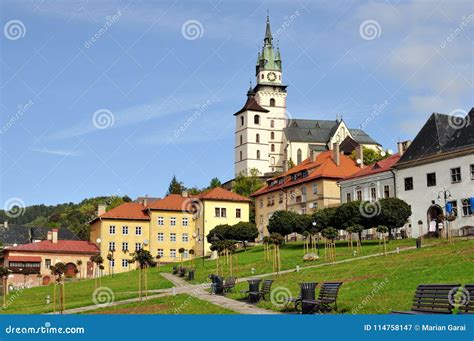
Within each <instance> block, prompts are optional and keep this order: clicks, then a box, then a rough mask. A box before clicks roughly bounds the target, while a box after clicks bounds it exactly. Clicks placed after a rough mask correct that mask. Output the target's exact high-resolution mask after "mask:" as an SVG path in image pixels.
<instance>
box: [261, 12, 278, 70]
mask: <svg viewBox="0 0 474 341" xmlns="http://www.w3.org/2000/svg"><path fill="white" fill-rule="evenodd" d="M261 70H276V71H281V57H280V51H279V50H277V52H276V53H275V49H274V47H273V36H272V30H271V28H270V18H269V17H268V15H267V22H266V28H265V38H264V39H263V47H262V51H261V52H259V53H258V56H257V68H256V73H258V72H259V71H261Z"/></svg>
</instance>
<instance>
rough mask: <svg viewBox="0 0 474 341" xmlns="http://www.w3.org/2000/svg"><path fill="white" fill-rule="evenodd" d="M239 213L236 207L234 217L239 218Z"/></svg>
mask: <svg viewBox="0 0 474 341" xmlns="http://www.w3.org/2000/svg"><path fill="white" fill-rule="evenodd" d="M240 214H241V211H240V208H236V209H235V217H236V218H240Z"/></svg>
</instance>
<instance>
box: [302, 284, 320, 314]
mask: <svg viewBox="0 0 474 341" xmlns="http://www.w3.org/2000/svg"><path fill="white" fill-rule="evenodd" d="M316 285H317V283H314V282H308V283H301V284H300V291H301V300H302V301H305V300H310V301H314V300H315V299H316ZM313 307H314V304H312V303H304V302H302V304H301V311H302V313H303V314H311V312H312V310H313Z"/></svg>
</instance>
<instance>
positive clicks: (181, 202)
mask: <svg viewBox="0 0 474 341" xmlns="http://www.w3.org/2000/svg"><path fill="white" fill-rule="evenodd" d="M188 200H190V198H187V197H183V196H182V195H180V194H170V195H168V196H166V197H164V198H163V199H161V200H157V201H155V202H153V203H151V204H150V205H148V206H147V208H148V209H151V210H164V211H182V210H185V206H186V202H187V201H188Z"/></svg>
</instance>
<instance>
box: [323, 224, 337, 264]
mask: <svg viewBox="0 0 474 341" xmlns="http://www.w3.org/2000/svg"><path fill="white" fill-rule="evenodd" d="M321 234H322V235H323V237H324V238H325V239H326V241H325V244H324V251H325V252H324V253H325V258H326V260H328V261H330V262H334V261H336V243H335V242H334V239H336V237H337V230H336V229H335V228H334V227H332V226H329V227H326V228H325V229H324V230H322V231H321Z"/></svg>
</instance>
